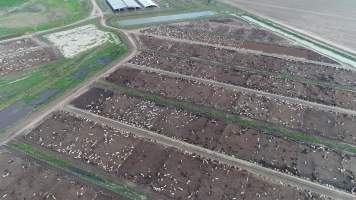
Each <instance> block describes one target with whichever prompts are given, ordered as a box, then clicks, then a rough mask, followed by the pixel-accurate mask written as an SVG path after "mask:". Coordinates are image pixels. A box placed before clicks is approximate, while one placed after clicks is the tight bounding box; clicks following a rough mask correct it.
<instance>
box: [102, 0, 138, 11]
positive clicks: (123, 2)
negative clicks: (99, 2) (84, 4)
mask: <svg viewBox="0 0 356 200" xmlns="http://www.w3.org/2000/svg"><path fill="white" fill-rule="evenodd" d="M106 2H107V3H108V4H109V6H110V7H111V9H112V10H113V11H121V10H129V9H139V8H141V6H140V5H139V4H138V3H137V2H136V1H135V0H106Z"/></svg>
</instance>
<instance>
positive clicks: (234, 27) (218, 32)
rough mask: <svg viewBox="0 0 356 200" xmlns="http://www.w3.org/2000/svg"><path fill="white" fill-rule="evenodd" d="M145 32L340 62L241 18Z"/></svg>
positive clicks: (151, 29) (167, 26)
mask: <svg viewBox="0 0 356 200" xmlns="http://www.w3.org/2000/svg"><path fill="white" fill-rule="evenodd" d="M141 32H142V33H145V34H154V35H160V36H167V37H172V38H178V39H186V40H192V41H199V42H204V43H210V44H218V45H223V46H232V47H236V48H243V49H249V50H257V51H262V52H265V53H273V54H280V55H287V56H293V57H298V58H304V59H307V60H313V61H320V62H326V63H333V64H336V62H335V61H333V60H331V59H329V58H327V57H325V56H322V55H320V54H318V53H316V52H314V51H311V50H309V49H306V48H303V47H301V46H295V45H292V44H293V43H292V42H291V41H288V40H286V39H284V38H281V37H279V36H277V35H275V34H273V33H272V32H269V31H266V30H264V29H261V28H259V27H256V26H253V25H251V24H247V23H246V22H243V21H241V20H238V19H237V18H226V19H221V21H219V20H218V21H216V20H202V21H198V22H190V23H178V24H170V25H160V26H158V27H153V28H149V29H145V30H143V31H141Z"/></svg>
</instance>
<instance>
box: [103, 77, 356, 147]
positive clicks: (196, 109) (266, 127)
mask: <svg viewBox="0 0 356 200" xmlns="http://www.w3.org/2000/svg"><path fill="white" fill-rule="evenodd" d="M98 86H99V87H101V86H102V87H103V88H109V89H111V90H114V91H115V90H117V91H120V92H122V93H124V94H126V95H128V96H132V97H137V98H141V99H145V100H147V101H152V102H155V103H156V104H158V105H162V106H167V107H173V108H178V109H182V110H187V111H190V112H193V113H199V114H202V115H205V116H208V117H210V118H217V119H221V120H223V121H224V122H226V123H233V124H238V125H242V126H248V127H251V128H254V129H258V130H261V131H264V132H266V133H269V134H271V135H275V136H278V137H284V138H289V139H292V140H294V141H297V142H303V143H310V144H318V145H322V146H326V147H328V148H330V149H334V150H339V151H343V152H345V153H349V154H356V147H355V146H353V145H350V144H346V143H342V142H340V141H336V140H332V139H327V138H322V137H318V136H313V135H308V134H305V133H302V132H300V131H296V130H291V129H287V128H281V127H277V126H274V125H272V124H269V123H266V122H262V121H257V120H253V119H246V118H242V117H240V116H239V115H236V114H229V113H225V112H222V111H218V110H215V109H211V108H207V107H203V106H198V105H195V104H192V103H189V102H183V101H177V100H175V99H168V98H164V97H161V96H157V95H152V94H146V93H143V92H140V91H137V90H135V89H132V88H127V87H123V86H118V85H114V84H112V83H108V82H106V81H101V82H100V83H98Z"/></svg>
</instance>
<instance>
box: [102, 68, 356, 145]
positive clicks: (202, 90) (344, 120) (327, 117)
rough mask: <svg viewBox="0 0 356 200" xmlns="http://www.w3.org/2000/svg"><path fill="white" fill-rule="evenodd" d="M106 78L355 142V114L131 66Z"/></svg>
mask: <svg viewBox="0 0 356 200" xmlns="http://www.w3.org/2000/svg"><path fill="white" fill-rule="evenodd" d="M107 80H108V81H109V82H112V83H114V84H117V85H121V86H125V87H129V88H132V89H135V90H139V91H143V92H145V93H148V94H153V95H159V96H163V97H165V98H171V99H175V100H177V101H187V102H191V103H193V104H196V105H200V106H205V107H210V108H213V109H217V110H220V111H224V112H229V113H234V114H238V115H241V116H243V117H247V118H250V119H255V120H259V121H264V122H268V123H271V124H274V125H277V126H283V127H287V128H290V129H296V130H301V131H303V132H305V133H307V134H311V135H317V136H322V137H326V138H331V139H337V140H340V141H343V142H346V143H350V144H356V135H355V133H354V132H353V130H355V129H356V124H355V122H354V121H355V116H352V115H347V114H339V113H334V112H325V111H321V110H317V109H315V108H311V107H308V106H306V105H301V104H295V103H291V102H287V101H282V100H280V99H276V98H270V97H266V96H263V95H259V94H255V93H247V92H241V91H236V90H232V89H227V88H222V87H218V86H215V85H212V84H205V83H201V82H196V81H190V80H186V79H180V78H175V77H173V76H167V75H162V74H158V73H155V72H147V71H142V70H138V69H133V68H120V69H118V70H117V71H116V72H114V73H113V74H111V75H110V76H109V77H107Z"/></svg>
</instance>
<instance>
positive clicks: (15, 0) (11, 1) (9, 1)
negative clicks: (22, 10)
mask: <svg viewBox="0 0 356 200" xmlns="http://www.w3.org/2000/svg"><path fill="white" fill-rule="evenodd" d="M27 1H29V0H1V1H0V7H12V6H18V5H21V4H23V3H25V2H27Z"/></svg>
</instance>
